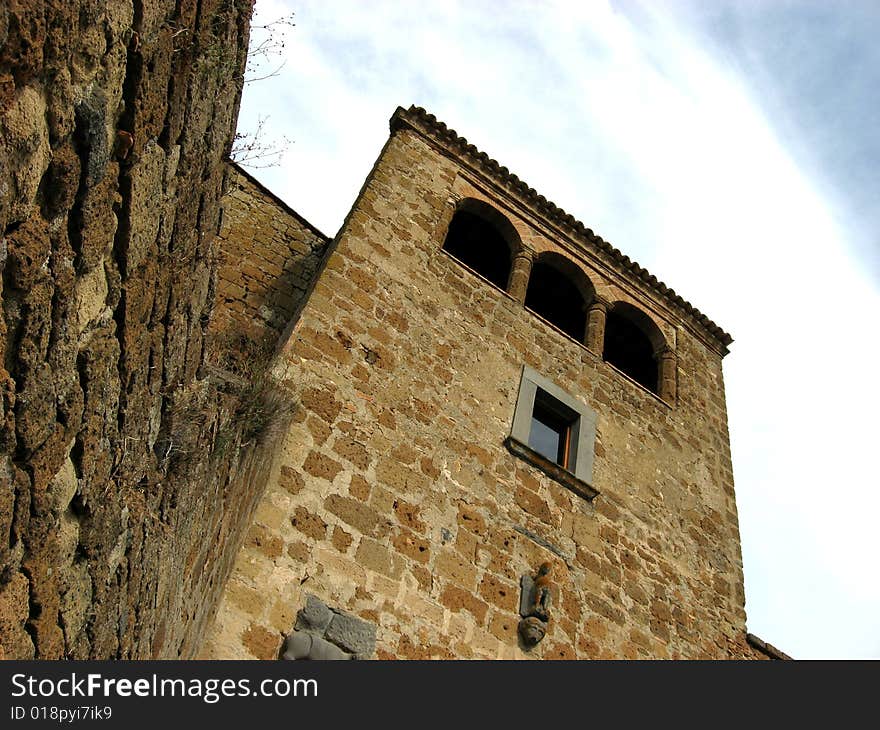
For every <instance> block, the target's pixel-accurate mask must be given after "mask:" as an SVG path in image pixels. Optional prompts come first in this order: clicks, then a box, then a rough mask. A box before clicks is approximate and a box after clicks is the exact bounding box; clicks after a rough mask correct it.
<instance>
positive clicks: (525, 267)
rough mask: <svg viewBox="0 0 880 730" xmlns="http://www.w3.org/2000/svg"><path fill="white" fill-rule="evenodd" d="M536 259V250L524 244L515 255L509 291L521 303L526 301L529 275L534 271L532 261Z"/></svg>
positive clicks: (508, 286)
mask: <svg viewBox="0 0 880 730" xmlns="http://www.w3.org/2000/svg"><path fill="white" fill-rule="evenodd" d="M534 260H535V252H534V251H532V249H530V248H526V247H525V246H523V247H522V248H521V249H520V250H519V251H517V252H516V253H515V254H514V255H513V267H512V268H511V270H510V280H509V282H508V284H507V293H508V294H510V296H512V297H513V298H514V299H516V301H518V302H519V303H520V304H524V303H525V301H526V291H527V290H528V288H529V275H530V274H531V273H532V262H533V261H534Z"/></svg>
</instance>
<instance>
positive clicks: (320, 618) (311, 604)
mask: <svg viewBox="0 0 880 730" xmlns="http://www.w3.org/2000/svg"><path fill="white" fill-rule="evenodd" d="M333 616H334V614H333V611H331V610H330V609H329V608H328V607H327V605H326V604H325V603H324V602H323V601H320V600H318V599H317V598H315V597H314V596H307V597H306V605H305V606H303V607H302V608H301V609H300V610H299V613H298V614H297V615H296V628H297V630H302V631H312V632H315V633H317V634H323V633H324V632H325V631H326V630H327V627H328V626H329V625H330V623H331V621H332V620H333Z"/></svg>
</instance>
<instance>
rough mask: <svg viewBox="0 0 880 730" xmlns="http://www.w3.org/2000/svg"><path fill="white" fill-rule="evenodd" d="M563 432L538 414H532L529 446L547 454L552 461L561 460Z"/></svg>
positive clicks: (557, 461) (542, 453)
mask: <svg viewBox="0 0 880 730" xmlns="http://www.w3.org/2000/svg"><path fill="white" fill-rule="evenodd" d="M562 440H563V433H562V432H561V431H559V430H558V429H557V428H555V427H554V426H552V425H550V424H548V423H544V422H543V421H542V420H541V419H540V418H538V414H535V415H533V416H532V430H531V432H530V433H529V446H531V447H532V448H533V449H534V450H535V451H537V452H538V453H539V454H541V456H546V457H547V458H548V459H550V461H555V462H556V463H557V464H558V463H560V461H559V451H560V449H559V447H560V445H561V444H562Z"/></svg>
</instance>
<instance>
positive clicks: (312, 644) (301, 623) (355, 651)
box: [281, 596, 376, 661]
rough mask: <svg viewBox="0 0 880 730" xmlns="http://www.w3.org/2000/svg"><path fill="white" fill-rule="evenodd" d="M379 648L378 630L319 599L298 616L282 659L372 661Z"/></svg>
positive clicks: (311, 600)
mask: <svg viewBox="0 0 880 730" xmlns="http://www.w3.org/2000/svg"><path fill="white" fill-rule="evenodd" d="M375 648H376V627H375V626H374V625H373V624H370V623H367V622H366V621H362V620H361V619H359V618H357V617H355V616H352V615H350V614H347V613H343V612H342V611H337V610H335V609H332V608H330V607H329V606H327V605H326V604H325V603H324V602H323V601H321V600H319V599H317V598H316V597H315V596H306V605H305V606H303V607H302V608H301V609H300V610H299V613H297V615H296V624H295V625H294V629H293V631H291V632H290V633H289V634H288V636H287V640H286V641H285V642H284V649H283V652H282V654H281V658H282V659H287V660H288V661H291V660H296V659H311V660H327V659H336V660H338V659H369V658H370V657H371V656H372V655H373V651H374V650H375Z"/></svg>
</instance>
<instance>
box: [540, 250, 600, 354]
mask: <svg viewBox="0 0 880 730" xmlns="http://www.w3.org/2000/svg"><path fill="white" fill-rule="evenodd" d="M594 296H595V292H594V291H593V285H592V284H591V283H590V280H589V279H588V278H587V276H586V274H584V272H583V271H582V270H581V269H580V267H578V266H577V265H576V264H575V263H574V262H572V261H569V260H568V259H566V258H565V257H564V256H560V255H559V254H556V253H553V252H550V251H547V252H545V253H542V254H541V255H540V256H538V258H537V260H536V261H535V263H534V265H533V266H532V271H531V275H530V276H529V286H528V289H527V290H526V300H525V307H526V309H530V310H531V311H532V312H534V313H535V314H537V315H538V316H539V317H542V318H543V319H545V320H547V321H548V322H550V323H551V324H552V325H555V326H556V327H558V328H559V329H561V330H562V331H563V332H565V334H567V335H568V336H569V337H573V338H574V339H576V340H577V341H578V342H583V341H584V335H585V333H586V327H587V306H586V305H587V304H588V303H589V302H591V301H592V300H593V297H594Z"/></svg>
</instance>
